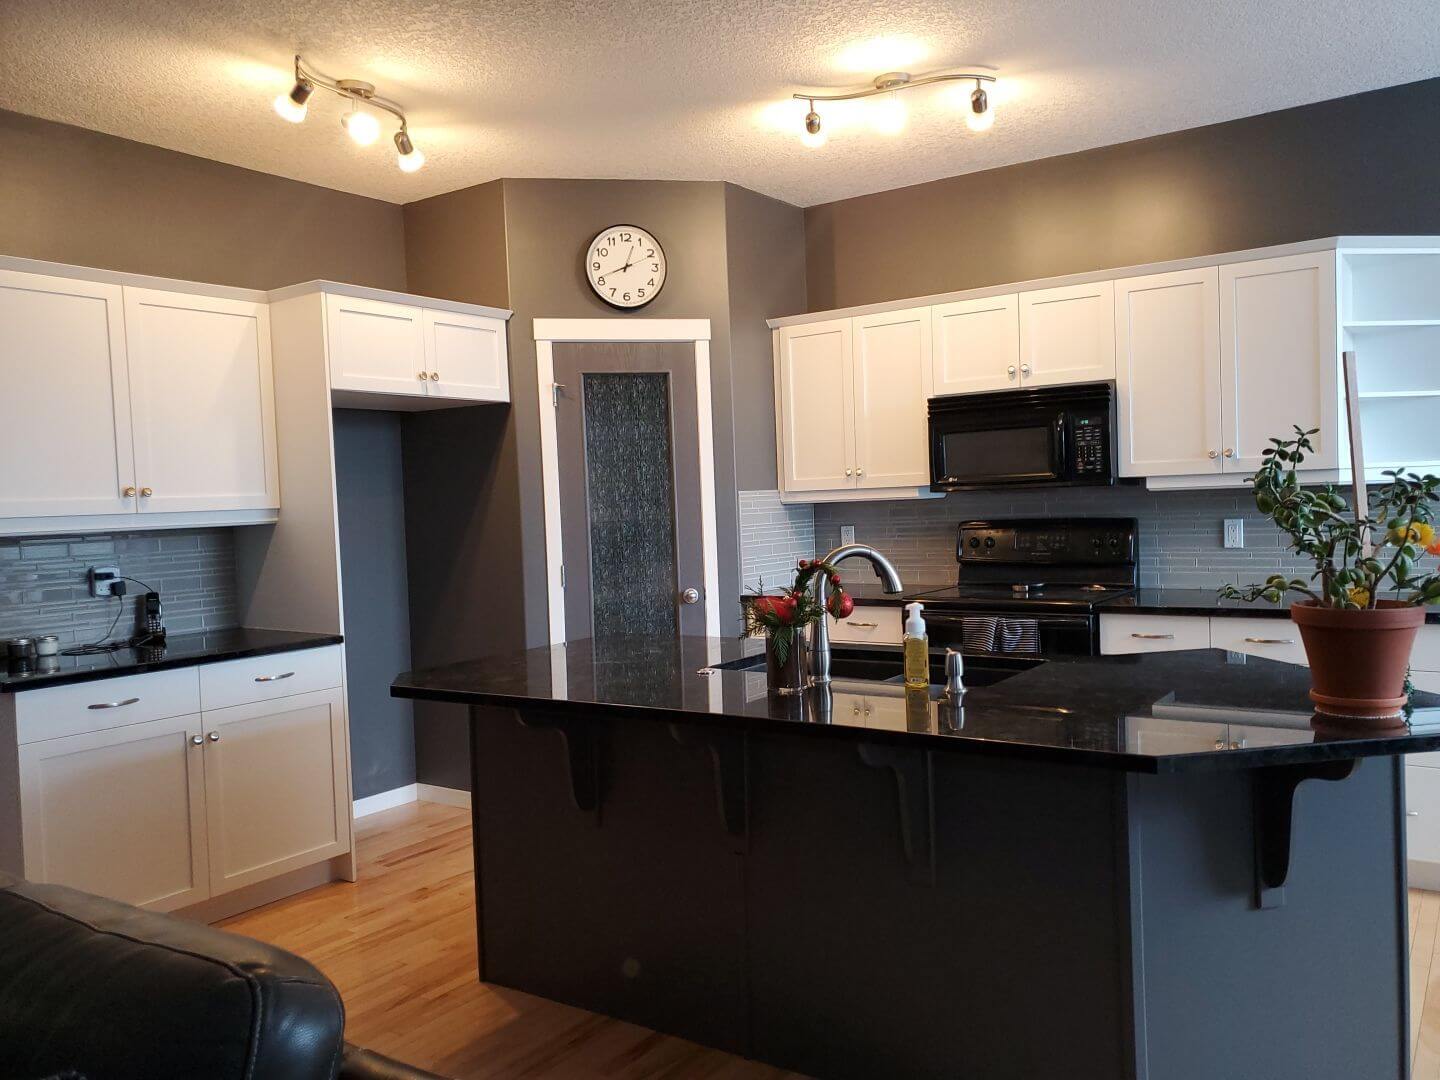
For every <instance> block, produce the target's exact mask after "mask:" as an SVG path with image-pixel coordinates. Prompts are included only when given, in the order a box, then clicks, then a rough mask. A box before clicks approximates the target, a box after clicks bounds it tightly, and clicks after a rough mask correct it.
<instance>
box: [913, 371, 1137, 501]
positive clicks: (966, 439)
mask: <svg viewBox="0 0 1440 1080" xmlns="http://www.w3.org/2000/svg"><path fill="white" fill-rule="evenodd" d="M1113 483H1115V384H1114V383H1108V382H1097V383H1080V384H1078V385H1075V386H1047V387H1044V388H1041V389H1036V390H997V391H995V392H994V393H987V394H958V395H955V396H953V397H938V398H931V399H930V490H931V491H968V490H971V489H974V488H989V487H1025V486H1032V485H1033V486H1037V487H1038V486H1056V485H1072V484H1113Z"/></svg>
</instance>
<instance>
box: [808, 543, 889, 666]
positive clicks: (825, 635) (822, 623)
mask: <svg viewBox="0 0 1440 1080" xmlns="http://www.w3.org/2000/svg"><path fill="white" fill-rule="evenodd" d="M845 559H864V560H865V561H866V562H868V563H869V564H870V565H871V566H873V567H874V568H875V572H876V573H877V574H879V575H880V582H881V584H882V586H883V587H884V589H885V591H886V592H887V593H891V594H894V593H898V592H899V591H900V589H901V585H900V574H899V573H898V572H897V571H896V569H895V567H894V565H893V564H892V563H891V562H890V560H889V559H887V558H885V556H884V555H881V554H880V552H878V551H876V550H875V549H874V548H873V547H870V546H869V545H868V544H842V545H841V546H840V547H837V548H835V549H834V550H833V551H831V552H829V553H828V554H826V555H825V556H823V557H822V558H821V560H820V561H821V562H827V563H829V564H830V565H831V566H834V565H835V564H837V563H839V562H842V561H843V560H845ZM829 601H830V579H829V578H828V577H826V576H825V575H824V574H817V575H816V576H815V602H816V603H818V604H819V605H820V607H821V609H822V610H824V609H825V608H826V607H827V605H828V604H829ZM810 681H811V682H812V683H815V684H816V685H820V686H823V685H825V684H826V683H828V682H829V681H830V624H829V623H828V622H827V621H826V619H825V617H823V616H822V617H821V618H820V619H819V620H818V621H817V622H816V623H815V624H814V626H813V627H812V628H811V631H810Z"/></svg>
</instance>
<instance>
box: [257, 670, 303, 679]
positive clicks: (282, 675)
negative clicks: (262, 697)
mask: <svg viewBox="0 0 1440 1080" xmlns="http://www.w3.org/2000/svg"><path fill="white" fill-rule="evenodd" d="M294 674H295V672H293V671H282V672H281V673H280V674H279V675H256V676H255V681H256V682H279V681H280V680H281V679H288V678H290V677H291V676H292V675H294Z"/></svg>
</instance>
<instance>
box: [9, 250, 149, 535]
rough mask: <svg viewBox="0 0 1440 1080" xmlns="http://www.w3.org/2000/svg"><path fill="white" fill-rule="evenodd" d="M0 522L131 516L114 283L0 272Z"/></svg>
mask: <svg viewBox="0 0 1440 1080" xmlns="http://www.w3.org/2000/svg"><path fill="white" fill-rule="evenodd" d="M0 377H3V380H4V388H5V389H4V391H3V392H0V461H4V462H5V463H6V466H5V480H4V482H3V483H0V518H15V517H63V516H67V515H81V514H130V513H134V512H135V501H136V500H135V498H134V497H133V494H127V492H133V489H134V486H135V461H134V451H133V444H132V442H131V431H130V381H129V379H130V377H129V367H128V364H127V361H126V353H125V317H124V311H123V307H122V298H121V291H120V286H118V285H104V284H100V283H97V282H90V281H77V280H74V279H72V278H57V277H48V276H43V275H39V274H22V273H17V272H13V271H9V270H0Z"/></svg>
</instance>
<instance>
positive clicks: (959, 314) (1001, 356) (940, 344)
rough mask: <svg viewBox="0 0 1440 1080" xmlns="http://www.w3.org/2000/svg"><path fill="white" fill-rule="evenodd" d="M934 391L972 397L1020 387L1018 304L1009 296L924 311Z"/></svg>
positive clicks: (961, 302)
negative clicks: (930, 338) (930, 340)
mask: <svg viewBox="0 0 1440 1080" xmlns="http://www.w3.org/2000/svg"><path fill="white" fill-rule="evenodd" d="M929 310H930V312H931V327H932V336H933V341H934V363H933V371H934V387H935V389H934V392H935V394H936V395H942V394H971V393H976V392H978V391H983V390H1008V389H1009V388H1011V387H1014V386H1019V385H1020V305H1019V298H1018V297H1017V296H1016V294H1014V293H1007V294H1005V295H1004V296H985V297H981V298H980V299H978V300H957V301H955V302H954V303H951V304H940V305H938V306H936V307H933V308H930V309H929Z"/></svg>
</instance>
